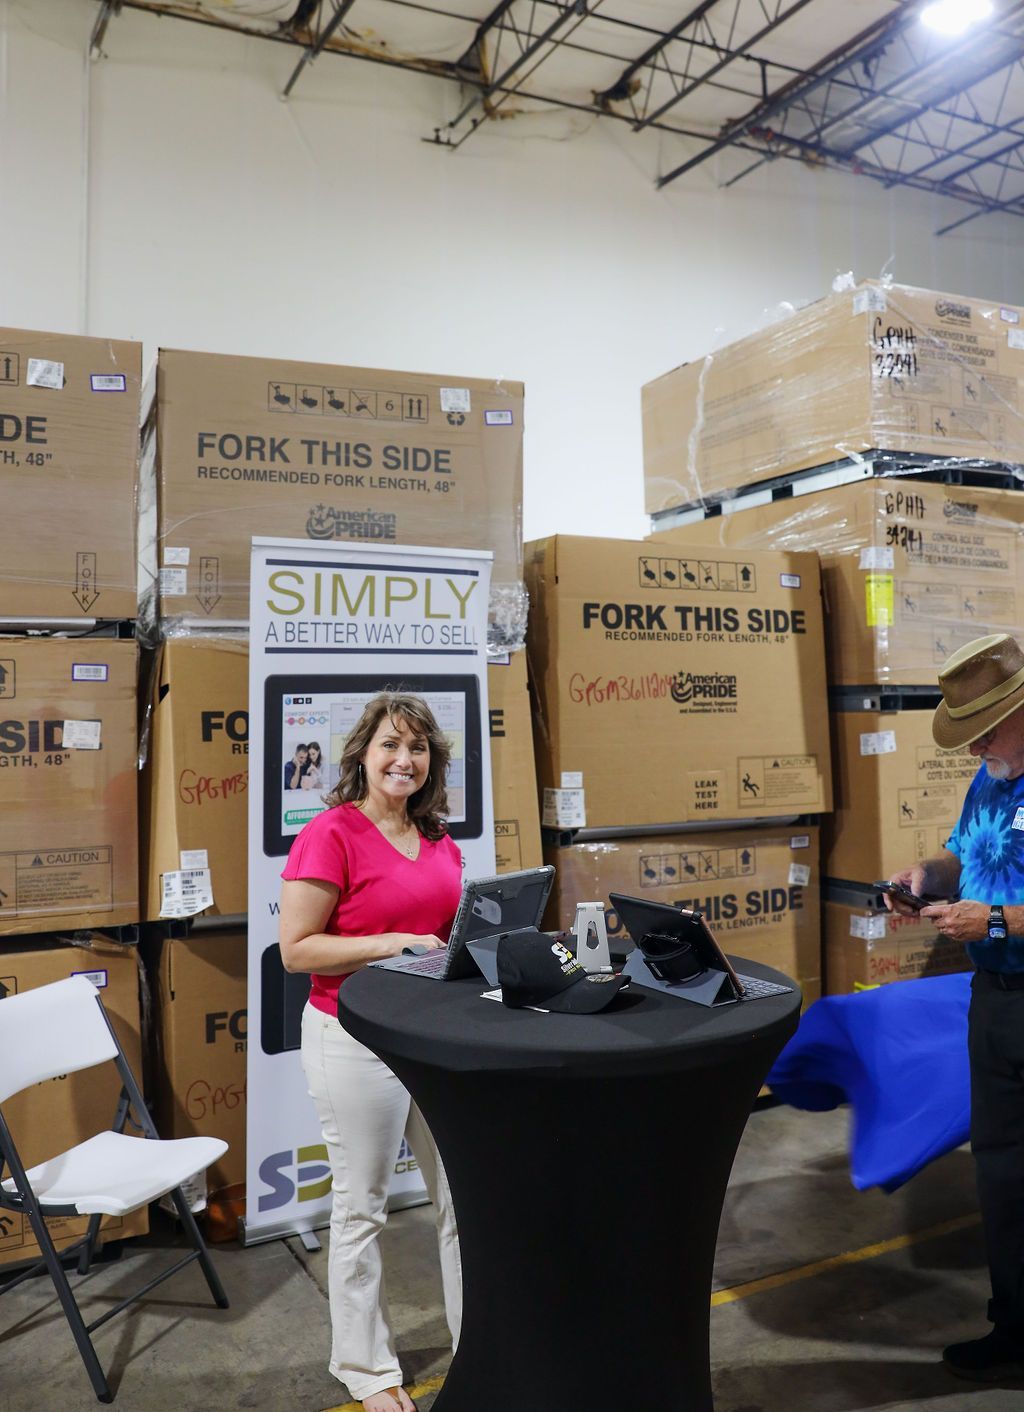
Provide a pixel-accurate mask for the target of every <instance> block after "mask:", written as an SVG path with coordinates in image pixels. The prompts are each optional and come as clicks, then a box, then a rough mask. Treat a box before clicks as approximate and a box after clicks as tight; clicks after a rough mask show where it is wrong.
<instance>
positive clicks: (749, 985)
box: [740, 976, 793, 1000]
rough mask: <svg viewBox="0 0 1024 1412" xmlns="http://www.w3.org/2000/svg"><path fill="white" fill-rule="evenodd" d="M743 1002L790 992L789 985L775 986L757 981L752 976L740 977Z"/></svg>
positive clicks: (773, 983)
mask: <svg viewBox="0 0 1024 1412" xmlns="http://www.w3.org/2000/svg"><path fill="white" fill-rule="evenodd" d="M740 983H741V985H742V986H743V996H742V998H743V999H744V1000H757V999H758V997H759V996H762V995H783V994H784V993H785V992H787V991H791V990H792V989H793V987H792V986H791V985H776V984H775V982H774V981H759V980H757V979H755V977H754V976H740Z"/></svg>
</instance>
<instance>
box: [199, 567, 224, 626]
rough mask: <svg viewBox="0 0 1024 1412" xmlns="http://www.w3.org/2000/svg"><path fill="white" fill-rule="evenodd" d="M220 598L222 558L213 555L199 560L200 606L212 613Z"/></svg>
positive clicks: (204, 610)
mask: <svg viewBox="0 0 1024 1412" xmlns="http://www.w3.org/2000/svg"><path fill="white" fill-rule="evenodd" d="M220 599H221V592H220V560H219V559H217V558H215V557H214V556H212V555H211V556H209V557H207V558H203V559H200V560H199V606H200V608H202V610H203V612H204V613H212V612H213V610H214V608H216V606H217V604H218V603H219V602H220Z"/></svg>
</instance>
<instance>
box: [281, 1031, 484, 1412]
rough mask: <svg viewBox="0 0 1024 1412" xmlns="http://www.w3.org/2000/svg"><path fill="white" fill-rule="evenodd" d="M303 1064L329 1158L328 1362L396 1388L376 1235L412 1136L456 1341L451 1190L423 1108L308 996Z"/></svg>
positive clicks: (342, 1374)
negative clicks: (398, 1165) (431, 1207)
mask: <svg viewBox="0 0 1024 1412" xmlns="http://www.w3.org/2000/svg"><path fill="white" fill-rule="evenodd" d="M302 1067H303V1069H304V1070H305V1073H306V1081H307V1082H308V1084H309V1092H310V1096H311V1098H312V1099H313V1102H314V1103H315V1105H316V1111H317V1115H318V1116H319V1118H320V1125H321V1127H322V1128H323V1134H324V1142H325V1143H326V1144H327V1152H328V1155H329V1157H330V1162H331V1173H332V1189H333V1192H334V1200H333V1206H332V1210H331V1240H330V1250H329V1255H328V1293H329V1296H330V1306H331V1362H330V1370H331V1372H332V1373H333V1374H334V1376H335V1377H336V1378H339V1379H340V1380H341V1381H342V1382H343V1383H345V1385H346V1386H347V1387H348V1390H349V1392H350V1393H351V1394H352V1396H353V1397H354V1398H356V1399H357V1400H359V1401H361V1400H362V1399H363V1398H367V1397H370V1396H372V1394H373V1393H375V1392H381V1391H383V1389H384V1388H390V1387H397V1386H398V1385H399V1384H401V1382H402V1371H401V1369H400V1367H399V1365H398V1357H397V1355H396V1353H395V1341H394V1338H393V1337H392V1333H391V1329H390V1326H389V1320H388V1304H387V1296H386V1294H385V1290H384V1273H383V1269H382V1266H381V1256H380V1242H379V1239H378V1237H379V1236H380V1232H381V1230H382V1229H383V1227H384V1222H385V1221H386V1219H387V1214H386V1210H385V1205H386V1202H387V1195H388V1185H389V1183H390V1180H391V1175H392V1173H393V1172H394V1169H395V1160H396V1158H397V1156H398V1150H399V1148H400V1146H401V1142H402V1138H403V1136H404V1137H405V1139H406V1141H407V1142H408V1144H409V1146H410V1147H411V1148H412V1150H413V1152H414V1154H415V1156H416V1160H417V1162H418V1164H419V1168H420V1171H421V1172H422V1173H423V1180H424V1181H425V1183H426V1186H427V1192H428V1193H429V1195H430V1199H431V1201H433V1203H434V1208H435V1211H436V1214H437V1243H438V1247H439V1249H440V1253H441V1279H442V1283H443V1287H444V1306H445V1315H446V1317H447V1320H448V1327H449V1329H450V1330H451V1335H452V1346H453V1347H454V1345H455V1344H456V1343H457V1342H458V1337H459V1327H460V1325H461V1323H462V1261H461V1259H460V1255H459V1237H458V1232H457V1231H456V1229H455V1214H454V1212H453V1210H452V1199H451V1193H450V1192H449V1190H448V1182H447V1179H446V1178H445V1175H444V1169H443V1168H442V1166H441V1160H440V1158H439V1157H438V1153H437V1148H436V1147H435V1146H434V1139H433V1138H432V1137H431V1135H430V1132H429V1129H428V1128H427V1125H426V1123H425V1122H424V1121H423V1115H422V1114H421V1113H420V1111H419V1109H418V1108H417V1107H416V1105H415V1103H413V1101H412V1099H411V1098H410V1097H409V1094H408V1092H407V1091H406V1090H405V1089H404V1088H403V1087H402V1085H401V1083H399V1081H398V1079H397V1078H396V1077H395V1075H394V1074H393V1073H392V1072H391V1070H390V1069H389V1068H388V1067H387V1065H386V1064H384V1063H382V1061H381V1060H380V1059H378V1058H377V1056H376V1055H375V1054H373V1053H371V1052H370V1050H369V1049H367V1048H366V1047H365V1046H364V1045H362V1044H360V1043H359V1042H358V1040H355V1039H353V1038H352V1036H351V1035H350V1034H349V1033H348V1031H347V1030H345V1029H343V1028H342V1026H341V1024H339V1022H338V1020H337V1019H336V1018H335V1017H334V1016H333V1015H327V1014H325V1013H324V1011H322V1010H317V1009H316V1008H315V1007H314V1006H312V1005H307V1006H306V1008H305V1010H304V1011H303V1015H302Z"/></svg>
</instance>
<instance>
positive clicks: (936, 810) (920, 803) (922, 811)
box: [897, 785, 960, 829]
mask: <svg viewBox="0 0 1024 1412" xmlns="http://www.w3.org/2000/svg"><path fill="white" fill-rule="evenodd" d="M959 807H960V796H959V793H958V791H957V790H956V789H955V787H954V786H953V785H932V786H929V788H927V789H901V790H899V791H898V792H897V809H898V810H899V823H900V827H901V828H905V829H910V828H922V827H926V826H927V825H929V824H931V825H935V824H944V823H948V824H950V825H952V824H953V823H954V821H955V819H956V816H957V813H958V812H959Z"/></svg>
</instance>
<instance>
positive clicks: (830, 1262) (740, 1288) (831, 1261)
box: [711, 1212, 981, 1308]
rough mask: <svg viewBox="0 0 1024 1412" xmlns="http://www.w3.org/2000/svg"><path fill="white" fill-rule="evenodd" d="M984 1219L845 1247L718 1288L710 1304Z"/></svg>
mask: <svg viewBox="0 0 1024 1412" xmlns="http://www.w3.org/2000/svg"><path fill="white" fill-rule="evenodd" d="M980 1221H981V1217H980V1215H978V1214H977V1213H976V1212H975V1213H974V1214H973V1215H970V1216H957V1217H955V1218H954V1219H953V1220H952V1221H942V1222H941V1223H940V1224H939V1225H937V1226H929V1227H928V1229H927V1230H924V1231H913V1232H911V1233H910V1234H908V1235H901V1236H893V1237H892V1238H891V1239H890V1240H880V1241H878V1242H877V1243H876V1244H875V1245H864V1246H862V1247H861V1248H860V1250H844V1251H843V1252H842V1254H840V1255H830V1256H829V1258H828V1259H827V1260H814V1261H812V1262H811V1264H809V1265H798V1266H797V1267H796V1268H795V1269H793V1270H782V1271H780V1272H779V1274H777V1275H765V1276H764V1278H763V1279H760V1280H749V1281H748V1282H747V1283H746V1284H743V1285H734V1286H733V1288H732V1289H719V1290H716V1291H715V1292H714V1294H712V1296H711V1307H712V1308H714V1307H715V1305H718V1304H732V1303H733V1302H734V1301H735V1300H737V1299H747V1298H748V1297H749V1296H750V1295H752V1294H762V1293H763V1292H764V1291H765V1290H769V1289H780V1288H781V1287H782V1286H783V1285H790V1284H794V1283H795V1282H796V1281H797V1280H806V1279H809V1278H810V1277H811V1276H812V1275H822V1274H824V1273H825V1272H826V1271H827V1270H837V1269H839V1268H840V1266H842V1265H855V1264H856V1263H857V1262H858V1261H859V1260H874V1259H875V1258H876V1257H877V1256H879V1255H888V1254H889V1252H890V1251H891V1250H903V1249H905V1247H906V1246H908V1245H917V1244H919V1242H921V1241H923V1240H934V1239H935V1238H936V1237H937V1236H944V1235H950V1234H951V1233H952V1232H953V1231H963V1230H967V1229H968V1228H969V1227H970V1226H976V1225H978V1224H979V1222H980Z"/></svg>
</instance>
